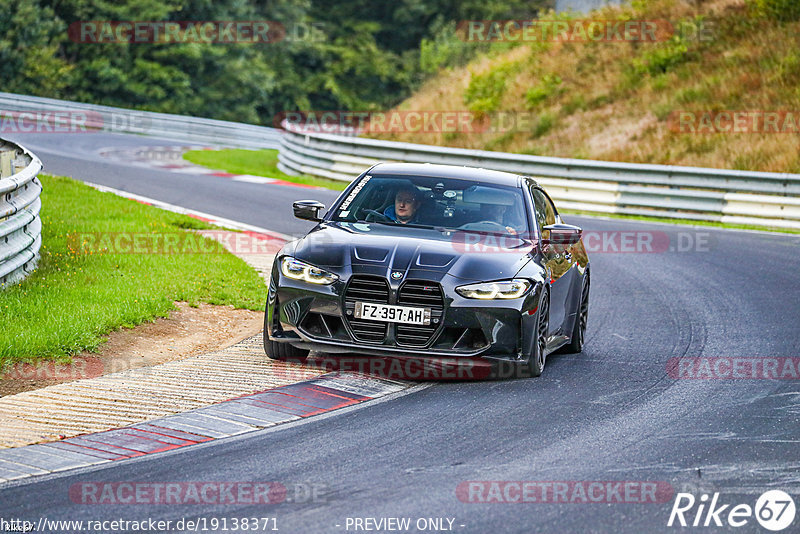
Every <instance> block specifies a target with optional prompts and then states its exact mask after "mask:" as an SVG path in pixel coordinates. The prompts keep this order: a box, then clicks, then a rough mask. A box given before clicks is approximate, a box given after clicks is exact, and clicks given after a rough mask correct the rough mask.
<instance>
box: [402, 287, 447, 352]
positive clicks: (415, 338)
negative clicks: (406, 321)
mask: <svg viewBox="0 0 800 534" xmlns="http://www.w3.org/2000/svg"><path fill="white" fill-rule="evenodd" d="M397 303H398V304H400V305H402V306H415V307H420V308H430V309H431V324H429V325H400V324H398V325H397V333H396V337H397V344H398V345H408V346H415V347H423V346H425V345H427V344H428V342H429V341H430V339H431V337H433V335H434V334H435V333H436V330H437V329H438V328H439V325H440V324H441V322H442V312H443V310H444V298H443V297H442V288H441V287H440V286H439V284H438V283H436V282H428V281H425V280H407V281H406V283H404V284H403V285H402V286H401V287H400V292H399V294H398V298H397Z"/></svg>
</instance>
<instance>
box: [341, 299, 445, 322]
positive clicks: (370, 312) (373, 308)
mask: <svg viewBox="0 0 800 534" xmlns="http://www.w3.org/2000/svg"><path fill="white" fill-rule="evenodd" d="M355 318H356V319H368V320H372V321H386V322H388V323H403V324H423V325H428V324H431V309H430V308H412V307H410V306H394V305H391V304H373V303H371V302H356V309H355Z"/></svg>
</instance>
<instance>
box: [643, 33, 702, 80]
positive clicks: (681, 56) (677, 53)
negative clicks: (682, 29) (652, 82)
mask: <svg viewBox="0 0 800 534" xmlns="http://www.w3.org/2000/svg"><path fill="white" fill-rule="evenodd" d="M688 52H689V47H688V46H687V44H686V42H685V41H684V40H683V39H682V38H681V37H680V36H678V35H673V36H672V37H671V38H670V39H669V40H668V41H665V42H664V43H659V44H658V45H656V46H655V47H653V48H651V49H647V50H645V52H644V53H643V54H642V55H641V56H640V57H638V58H636V59H634V60H633V74H634V75H635V76H641V75H643V74H649V75H651V76H657V75H659V74H663V73H665V72H669V71H670V70H671V69H672V68H673V67H675V66H676V65H679V64H681V63H683V62H684V61H685V60H686V59H687V56H688Z"/></svg>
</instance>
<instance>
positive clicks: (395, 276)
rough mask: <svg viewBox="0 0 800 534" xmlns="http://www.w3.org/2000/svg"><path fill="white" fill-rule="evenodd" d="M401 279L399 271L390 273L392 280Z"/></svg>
mask: <svg viewBox="0 0 800 534" xmlns="http://www.w3.org/2000/svg"><path fill="white" fill-rule="evenodd" d="M401 278H403V273H402V272H401V271H392V280H400V279H401Z"/></svg>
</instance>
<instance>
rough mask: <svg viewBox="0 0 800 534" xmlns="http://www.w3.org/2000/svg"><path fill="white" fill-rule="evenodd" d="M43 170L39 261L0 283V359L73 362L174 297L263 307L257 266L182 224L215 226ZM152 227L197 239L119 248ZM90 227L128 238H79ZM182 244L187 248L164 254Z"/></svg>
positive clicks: (158, 313) (165, 309) (164, 309)
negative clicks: (89, 241)
mask: <svg viewBox="0 0 800 534" xmlns="http://www.w3.org/2000/svg"><path fill="white" fill-rule="evenodd" d="M40 179H41V180H42V183H43V185H44V191H43V192H42V213H41V217H42V223H43V229H42V238H43V243H44V245H43V247H42V251H41V260H40V261H39V267H38V269H37V270H36V271H35V272H34V273H33V274H31V276H29V277H28V278H27V279H26V280H24V281H22V282H21V283H19V284H15V285H13V286H10V287H8V288H6V289H5V290H3V291H0V368H1V367H2V366H4V365H6V364H9V363H12V362H18V361H25V362H34V361H36V360H41V359H50V358H53V359H57V360H59V361H69V357H70V355H71V354H75V353H77V352H80V351H82V350H94V349H96V348H97V347H98V345H100V344H101V343H102V342H103V341H104V336H105V335H106V334H108V333H109V332H111V331H113V330H116V329H118V328H122V327H133V326H135V325H137V324H140V323H143V322H145V321H151V320H153V319H155V318H157V317H166V316H167V315H168V314H169V312H170V311H171V310H173V309H175V306H174V302H175V301H185V302H188V303H190V304H191V305H197V304H198V303H200V302H206V303H209V304H220V305H226V304H227V305H233V306H235V307H237V308H246V309H250V310H261V309H262V308H263V305H264V299H265V298H266V287H265V286H264V283H263V281H262V280H261V279H260V278H259V277H258V275H257V274H256V273H255V271H253V269H251V268H250V267H248V266H247V264H245V263H244V262H243V261H242V260H241V259H239V258H237V257H235V256H233V255H232V254H229V253H228V252H226V251H225V250H224V249H222V248H221V246H219V245H218V244H217V243H216V242H215V241H212V240H209V239H205V238H201V237H200V236H198V235H197V234H195V233H193V232H191V231H189V230H186V229H187V228H189V229H197V228H214V227H211V226H209V225H207V224H206V223H203V222H201V221H198V220H196V219H193V218H191V217H187V216H185V215H179V214H176V213H172V212H168V211H163V210H160V209H157V208H154V207H152V206H147V205H144V204H140V203H138V202H135V201H132V200H128V199H124V198H121V197H118V196H115V195H113V194H111V193H101V192H99V191H96V190H95V189H92V188H91V187H88V186H86V185H84V184H82V183H80V182H78V181H75V180H72V179H69V178H65V177H58V176H47V175H40ZM154 235H155V236H160V237H161V239H165V238H167V236H172V238H173V239H176V240H178V241H180V242H181V243H184V244H189V243H195V244H196V247H195V248H192V247H190V246H187V247H185V248H180V249H179V248H177V247H173V248H171V249H169V250H166V249H164V248H163V247H160V248H159V247H156V249H155V250H156V251H157V253H152V252H150V253H117V252H118V251H119V250H125V246H126V244H127V243H130V241H129V240H128V238H129V237H130V238H132V237H133V236H142V239H143V240H145V242H152V239H155V238H153V236H154ZM86 236H90V238H91V236H96V237H95V239H96V240H97V243H98V245H99V244H100V243H102V236H108V237H110V238H111V240H110V241H109V242H110V243H112V244H113V243H114V238H115V237H116V236H125V239H124V240H123V241H120V242H119V243H120V244H117V245H116V246H117V247H120V248H114V247H112V248H111V249H110V250H104V249H103V247H100V246H97V247H89V248H87V247H81V246H80V243H82V242H83V241H84V240H85V239H86ZM97 236H101V238H100V239H98V238H97ZM148 240H149V241H148ZM146 248H147V247H145V249H146ZM130 249H131V250H134V249H133V248H130ZM150 250H152V249H150ZM178 250H181V251H184V252H186V253H167V252H175V251H178ZM193 250H202V251H205V252H208V251H210V253H190V252H192V251H193Z"/></svg>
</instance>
